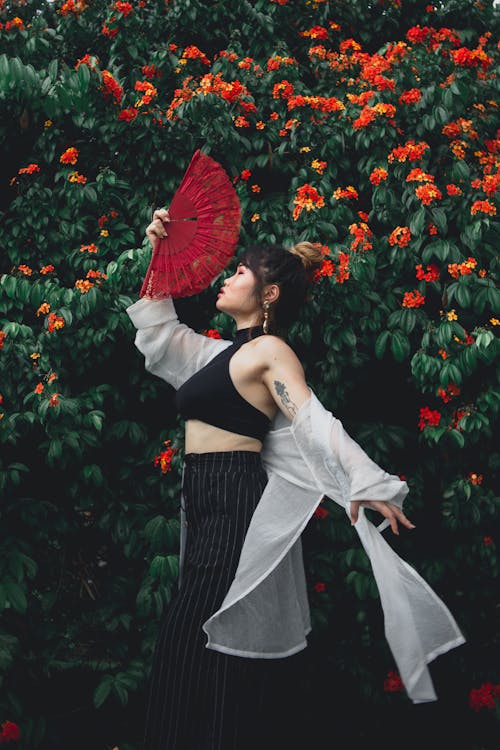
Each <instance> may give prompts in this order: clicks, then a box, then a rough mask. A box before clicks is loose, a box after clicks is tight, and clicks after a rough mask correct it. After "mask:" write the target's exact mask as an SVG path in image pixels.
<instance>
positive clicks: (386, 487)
mask: <svg viewBox="0 0 500 750" xmlns="http://www.w3.org/2000/svg"><path fill="white" fill-rule="evenodd" d="M330 447H331V450H332V454H333V457H334V459H335V461H336V463H337V464H338V465H339V466H340V467H341V469H342V470H343V472H344V473H345V475H346V476H347V478H348V480H349V485H350V497H349V500H351V501H358V500H383V501H385V502H391V503H393V504H394V505H397V506H398V507H401V506H402V504H403V500H404V499H405V497H406V495H407V494H408V492H409V488H408V485H407V484H406V482H404V481H402V480H401V479H400V478H399V477H398V476H397V475H396V474H389V473H388V472H387V471H385V470H384V469H382V468H381V467H380V466H379V465H378V464H376V463H375V461H373V460H372V459H371V458H370V457H369V456H368V454H367V453H365V451H364V450H363V448H362V447H361V446H360V445H359V444H358V443H357V442H356V441H355V440H353V438H352V437H351V436H350V435H349V434H348V433H347V432H346V431H345V430H344V427H343V425H342V422H341V421H340V419H336V418H334V419H333V420H332V423H331V430H330ZM385 525H387V524H386V522H385V521H384V526H385Z"/></svg>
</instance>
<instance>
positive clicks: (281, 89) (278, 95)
mask: <svg viewBox="0 0 500 750" xmlns="http://www.w3.org/2000/svg"><path fill="white" fill-rule="evenodd" d="M293 91H294V88H293V85H292V84H291V83H290V81H287V80H286V79H284V80H283V81H280V82H279V83H275V84H274V86H273V99H288V98H289V97H290V96H292V94H293Z"/></svg>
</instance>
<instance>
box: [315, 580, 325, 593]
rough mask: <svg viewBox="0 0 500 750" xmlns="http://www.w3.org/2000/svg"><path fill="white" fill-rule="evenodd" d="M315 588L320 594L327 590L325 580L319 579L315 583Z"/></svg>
mask: <svg viewBox="0 0 500 750" xmlns="http://www.w3.org/2000/svg"><path fill="white" fill-rule="evenodd" d="M313 588H314V590H315V591H316V592H317V593H318V594H320V593H321V592H323V591H326V584H324V583H323V581H318V582H317V583H315V584H314V587H313Z"/></svg>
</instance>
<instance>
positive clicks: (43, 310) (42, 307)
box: [36, 302, 50, 318]
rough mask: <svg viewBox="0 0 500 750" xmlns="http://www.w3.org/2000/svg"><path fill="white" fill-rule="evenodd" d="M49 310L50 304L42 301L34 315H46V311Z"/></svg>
mask: <svg viewBox="0 0 500 750" xmlns="http://www.w3.org/2000/svg"><path fill="white" fill-rule="evenodd" d="M49 312H50V305H49V303H48V302H42V304H41V305H40V307H39V308H38V310H37V311H36V316H37V318H38V317H39V316H40V315H47V313H49Z"/></svg>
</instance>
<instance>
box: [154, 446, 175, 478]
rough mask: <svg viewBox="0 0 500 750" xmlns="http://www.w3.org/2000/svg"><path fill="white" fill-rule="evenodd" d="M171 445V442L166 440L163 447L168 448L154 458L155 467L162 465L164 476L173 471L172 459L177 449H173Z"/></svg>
mask: <svg viewBox="0 0 500 750" xmlns="http://www.w3.org/2000/svg"><path fill="white" fill-rule="evenodd" d="M170 443H171V441H170V440H164V441H163V445H165V446H166V449H165V450H164V451H161V453H160V454H159V455H158V456H155V458H154V465H155V466H158V464H159V465H160V468H161V473H162V474H166V473H167V472H169V471H172V457H173V455H174V453H177V448H171V447H170Z"/></svg>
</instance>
